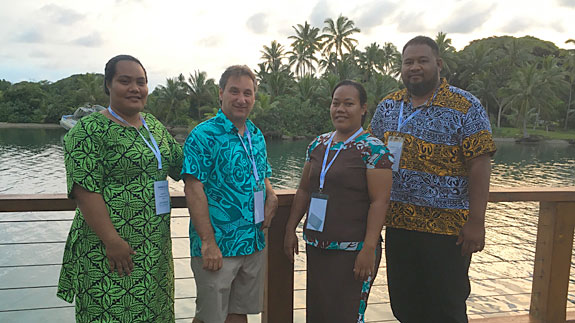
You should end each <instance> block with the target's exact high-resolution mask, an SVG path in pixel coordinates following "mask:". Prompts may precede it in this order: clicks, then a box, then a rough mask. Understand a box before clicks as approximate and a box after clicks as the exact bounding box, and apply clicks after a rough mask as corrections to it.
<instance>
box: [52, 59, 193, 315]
mask: <svg viewBox="0 0 575 323" xmlns="http://www.w3.org/2000/svg"><path fill="white" fill-rule="evenodd" d="M147 83H148V80H147V75H146V70H145V69H144V67H143V66H142V64H141V63H140V61H138V60H137V59H136V58H134V57H132V56H128V55H119V56H116V57H114V58H112V59H111V60H110V61H109V62H108V63H107V64H106V68H105V84H104V85H105V92H106V94H108V95H109V96H110V107H109V108H108V109H107V110H104V111H102V112H101V113H93V114H91V115H89V116H87V117H84V118H82V119H81V120H80V121H79V122H78V124H77V125H76V126H75V127H74V128H73V129H71V130H70V131H69V132H68V134H67V135H66V137H65V138H64V149H65V163H66V174H67V184H68V196H69V197H70V198H73V199H75V200H76V203H77V205H78V208H77V209H76V216H75V218H74V221H73V222H72V227H71V228H70V233H69V235H68V240H67V242H66V249H65V250H64V260H63V264H62V270H61V272H60V282H59V285H58V294H57V295H58V297H60V298H62V299H63V300H65V301H67V302H70V303H71V302H72V301H74V300H75V302H76V321H77V322H173V321H174V264H173V259H172V243H171V239H170V205H169V193H168V184H167V181H166V179H167V176H168V175H169V176H170V177H172V178H173V179H175V180H179V174H180V169H181V165H182V156H183V154H182V148H181V146H180V145H179V144H178V143H177V142H176V141H175V140H174V138H173V137H172V136H171V135H170V134H169V133H168V131H167V130H166V128H165V127H164V126H163V125H162V124H161V123H160V122H159V121H158V120H157V119H156V118H154V116H152V115H151V114H147V113H143V112H142V111H143V109H144V105H145V104H146V99H147V96H148V85H147Z"/></svg>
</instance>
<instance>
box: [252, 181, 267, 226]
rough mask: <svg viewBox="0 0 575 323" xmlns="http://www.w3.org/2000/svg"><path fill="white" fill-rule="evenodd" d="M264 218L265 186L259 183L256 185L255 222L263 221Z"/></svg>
mask: <svg viewBox="0 0 575 323" xmlns="http://www.w3.org/2000/svg"><path fill="white" fill-rule="evenodd" d="M264 219H265V214H264V186H263V185H262V184H259V185H258V186H257V187H254V223H255V224H258V223H261V222H263V221H264Z"/></svg>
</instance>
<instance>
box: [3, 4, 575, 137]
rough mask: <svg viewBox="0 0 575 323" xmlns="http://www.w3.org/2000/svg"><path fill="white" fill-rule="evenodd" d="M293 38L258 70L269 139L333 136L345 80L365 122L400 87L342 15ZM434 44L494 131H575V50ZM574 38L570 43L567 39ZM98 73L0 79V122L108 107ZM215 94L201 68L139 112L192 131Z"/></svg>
mask: <svg viewBox="0 0 575 323" xmlns="http://www.w3.org/2000/svg"><path fill="white" fill-rule="evenodd" d="M292 29H293V35H290V36H289V37H288V39H290V40H291V41H292V43H291V44H290V45H289V46H286V47H284V46H283V45H282V44H280V43H278V42H277V41H275V40H272V41H271V42H269V45H265V46H263V48H262V50H261V51H260V53H261V55H262V56H261V62H260V64H258V68H257V69H256V70H255V72H256V76H257V80H258V83H259V89H258V92H257V94H256V102H255V105H254V109H253V112H252V114H251V116H250V118H251V119H252V120H253V121H254V122H255V123H256V124H257V125H258V126H259V127H260V128H261V129H262V131H263V132H264V133H265V134H266V135H268V136H275V137H281V136H316V135H318V134H320V133H322V132H326V131H328V130H330V129H332V124H331V121H330V115H329V107H330V103H331V92H332V91H333V88H334V87H335V85H336V84H337V83H338V82H339V81H341V80H343V79H353V80H356V81H359V82H361V83H362V84H363V85H364V86H365V88H366V90H367V93H368V121H369V119H370V118H371V116H372V115H373V112H374V111H375V109H376V106H377V104H378V103H379V102H380V101H381V99H382V98H383V97H385V96H386V95H387V94H389V93H391V92H393V91H397V90H398V89H400V88H402V87H403V85H402V83H401V82H400V81H398V78H399V75H400V74H401V66H402V61H401V53H400V52H399V51H398V49H397V47H396V46H395V45H393V44H392V43H383V44H379V43H376V42H374V43H371V44H369V46H366V47H364V49H363V50H361V49H358V48H357V45H358V41H357V40H356V39H355V38H354V37H356V36H357V34H358V33H360V30H359V29H358V28H357V27H356V26H355V23H354V21H352V20H350V19H349V18H347V17H345V16H341V15H340V16H339V17H337V18H336V19H335V20H334V19H331V18H328V19H326V20H325V21H324V26H311V25H310V24H309V23H308V22H307V21H306V22H304V23H303V24H297V25H295V26H292ZM435 40H436V42H437V44H438V47H439V55H440V57H441V58H442V60H443V70H442V72H441V75H442V76H443V77H446V78H447V79H448V81H449V83H450V84H453V85H455V86H458V87H460V88H463V89H466V90H468V91H470V92H471V93H473V94H474V95H475V96H477V97H478V98H479V99H480V100H481V103H482V104H483V106H484V107H485V108H486V109H487V111H488V114H489V116H490V119H491V120H492V122H493V124H494V128H495V129H497V131H500V130H499V129H506V128H505V127H516V128H517V129H519V130H518V131H521V132H522V133H523V135H528V134H529V133H531V131H537V130H538V129H546V130H558V129H560V128H563V129H565V130H568V129H574V128H575V50H564V49H559V48H558V47H557V46H556V45H555V44H553V43H551V42H548V41H542V40H539V39H537V38H535V37H530V36H526V37H521V38H515V37H511V36H502V37H490V38H485V39H478V40H474V41H472V42H471V43H470V44H469V45H468V46H466V47H465V48H464V49H462V50H461V51H457V50H456V49H455V47H453V45H452V42H451V39H450V38H449V37H448V35H447V34H446V33H443V32H439V33H438V34H437V35H436V37H435ZM571 41H572V40H571ZM103 85H104V79H103V75H101V74H90V73H88V74H81V75H72V76H70V77H68V78H65V79H62V80H60V81H58V82H55V83H49V82H46V81H42V82H37V83H31V82H21V83H17V84H11V83H10V82H8V81H5V80H0V121H9V122H57V121H58V120H59V119H60V117H61V116H62V115H63V114H71V113H73V112H74V110H75V109H76V108H77V107H79V106H83V105H91V104H99V105H104V106H106V105H107V102H108V100H109V98H108V97H107V96H106V95H105V94H104V91H103ZM219 106H220V102H219V88H218V85H217V83H216V82H215V81H214V79H211V78H209V77H208V76H207V74H206V73H205V72H203V71H199V70H197V71H194V72H193V73H190V74H189V76H188V77H187V79H186V77H185V76H184V75H183V74H180V75H179V76H177V77H174V78H168V79H167V80H166V82H165V84H162V85H159V86H158V87H157V88H156V89H155V90H154V91H153V92H152V93H150V95H149V97H148V104H147V106H146V110H147V111H148V112H151V113H153V114H154V115H155V116H156V117H157V118H158V119H159V120H160V121H162V122H163V123H164V124H166V125H167V126H169V127H172V126H180V127H188V128H193V127H194V126H195V125H197V124H198V123H200V122H202V121H204V120H206V119H208V118H210V117H213V116H215V114H216V113H217V112H218V109H219Z"/></svg>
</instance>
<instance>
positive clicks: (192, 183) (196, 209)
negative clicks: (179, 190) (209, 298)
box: [184, 174, 223, 271]
mask: <svg viewBox="0 0 575 323" xmlns="http://www.w3.org/2000/svg"><path fill="white" fill-rule="evenodd" d="M184 180H185V185H184V193H185V194H186V204H187V205H188V211H189V212H190V218H191V221H192V223H193V225H194V228H195V229H196V232H197V233H198V235H199V236H200V239H201V241H202V260H203V268H204V269H205V270H210V271H217V270H219V269H220V268H222V264H223V258H222V252H221V251H220V248H219V247H218V245H217V243H216V239H215V236H214V228H213V227H212V222H211V220H210V213H209V210H208V199H207V197H206V193H204V184H202V182H200V181H199V180H198V179H197V178H195V177H194V176H192V175H189V174H185V178H184Z"/></svg>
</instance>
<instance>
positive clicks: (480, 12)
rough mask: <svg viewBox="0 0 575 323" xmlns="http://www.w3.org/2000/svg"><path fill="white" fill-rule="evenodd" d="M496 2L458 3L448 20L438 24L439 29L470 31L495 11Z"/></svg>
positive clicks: (450, 31)
mask: <svg viewBox="0 0 575 323" xmlns="http://www.w3.org/2000/svg"><path fill="white" fill-rule="evenodd" d="M496 6H497V5H496V4H485V3H483V2H474V1H466V2H463V3H460V4H459V5H458V8H456V9H455V10H454V11H453V12H452V13H451V14H450V16H451V17H454V18H453V19H451V20H450V21H446V22H445V23H443V24H440V27H441V28H440V29H441V30H444V31H445V32H447V33H461V34H465V33H470V32H472V31H474V30H476V29H478V28H479V27H481V26H482V25H483V24H484V23H485V22H486V21H487V20H488V19H489V17H490V16H491V13H492V12H494V11H495V7H496Z"/></svg>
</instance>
